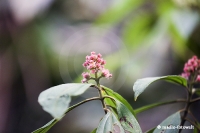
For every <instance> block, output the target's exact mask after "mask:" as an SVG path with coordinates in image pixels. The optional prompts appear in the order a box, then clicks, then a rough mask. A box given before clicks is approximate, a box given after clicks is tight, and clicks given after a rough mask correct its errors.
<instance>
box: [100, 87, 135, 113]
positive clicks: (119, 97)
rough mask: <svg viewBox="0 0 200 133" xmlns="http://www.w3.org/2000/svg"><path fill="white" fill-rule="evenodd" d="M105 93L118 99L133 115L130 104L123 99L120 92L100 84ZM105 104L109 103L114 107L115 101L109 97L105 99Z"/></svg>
mask: <svg viewBox="0 0 200 133" xmlns="http://www.w3.org/2000/svg"><path fill="white" fill-rule="evenodd" d="M101 87H102V88H103V89H104V91H105V93H104V95H108V96H112V97H114V98H115V99H117V100H118V101H120V102H121V103H123V104H124V105H125V106H126V107H127V108H128V109H129V110H130V111H131V113H132V114H133V115H134V116H135V112H134V110H133V108H132V106H131V105H130V104H129V103H128V102H127V101H126V99H124V98H123V97H122V96H121V95H120V94H118V93H117V92H114V91H113V90H111V89H110V88H107V87H105V86H101ZM105 102H106V104H108V105H111V106H113V107H116V105H115V102H114V101H112V100H111V99H106V100H105Z"/></svg>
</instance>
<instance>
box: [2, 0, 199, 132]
mask: <svg viewBox="0 0 200 133" xmlns="http://www.w3.org/2000/svg"><path fill="white" fill-rule="evenodd" d="M199 8H200V4H199V1H198V0H168V1H163V0H146V1H145V0H123V1H121V0H110V1H107V0H95V1H93V0H75V1H72V0H71V1H63V0H58V1H53V0H44V1H39V0H36V1H28V3H27V1H25V0H14V1H6V0H2V1H0V50H1V53H0V54H1V58H0V65H1V66H0V67H1V78H2V79H1V82H0V87H2V88H4V90H5V88H6V91H5V92H4V91H2V92H1V96H0V97H2V100H1V102H2V103H4V104H5V105H8V107H7V106H4V104H0V111H1V112H2V113H3V114H5V115H2V118H0V120H1V122H0V123H4V124H2V125H0V127H1V128H0V132H6V131H5V128H6V129H7V130H9V131H7V132H9V133H12V132H15V133H17V132H19V133H27V132H31V131H33V130H34V129H36V128H38V127H40V126H41V125H43V124H44V123H46V122H47V121H48V120H50V117H49V116H46V117H45V118H44V117H43V118H44V119H42V118H41V115H43V113H44V112H43V111H42V109H41V107H40V106H39V105H38V103H37V97H38V94H39V93H40V92H41V91H42V90H44V89H46V88H49V87H51V86H53V85H57V84H60V83H63V82H72V81H75V82H80V79H81V78H80V74H81V72H82V70H83V68H82V66H81V64H82V62H83V61H84V57H85V55H86V54H87V53H88V52H90V51H91V50H96V51H97V52H102V54H103V56H104V57H106V60H107V62H109V63H107V66H106V67H107V68H108V69H111V70H112V72H113V75H114V76H113V77H114V78H113V79H112V80H110V81H109V82H110V83H107V82H106V81H102V84H104V83H105V85H106V86H109V87H110V88H114V89H115V88H117V89H119V88H123V90H120V94H122V95H123V96H125V97H127V99H128V101H132V103H131V104H132V105H133V106H134V108H135V107H138V106H140V105H141V104H145V103H149V102H151V100H153V99H148V100H147V99H146V100H145V99H144V97H145V98H146V96H148V95H147V94H146V95H145V94H144V95H143V96H144V97H143V98H142V96H141V100H140V101H139V102H137V103H134V104H133V93H132V84H133V82H134V81H135V79H136V78H140V77H146V76H155V75H156V76H158V75H159V76H160V75H164V74H179V73H181V69H182V65H183V62H184V61H185V60H187V59H188V58H189V57H191V55H193V54H196V55H198V56H200V51H199V49H200V39H199V36H200V32H199V31H200V23H199V19H200V16H199ZM94 27H106V29H107V30H106V31H101V30H99V29H97V30H94V31H93V30H91V31H90V30H88V31H87V30H86V31H82V32H80V31H81V30H82V29H84V28H88V29H89V28H94ZM108 30H109V31H112V32H113V33H114V34H116V36H118V37H119V39H116V37H113V36H112V34H108V33H107V32H108ZM88 32H91V33H92V34H91V37H90V36H84V35H87V34H88ZM96 33H101V34H104V36H103V35H102V36H100V35H96ZM93 34H94V35H96V36H95V37H96V38H95V37H93V36H92V35H93ZM71 36H76V38H75V37H74V38H71ZM81 37H82V38H83V39H82V38H81ZM105 37H107V38H110V39H111V40H115V41H117V42H118V43H119V44H116V47H117V48H115V47H114V48H113V47H111V48H110V49H111V50H110V49H109V48H108V44H110V43H111V42H107V43H105V42H106V41H107V40H106V41H104V42H103V41H102V40H103V38H105ZM70 38H71V40H73V39H74V40H75V41H77V43H80V45H76V43H75V41H68V40H70ZM80 38H81V39H80ZM78 40H79V41H78ZM86 40H87V41H86ZM120 41H121V42H120ZM90 42H92V43H93V45H87V44H88V43H90ZM96 42H97V44H96ZM98 42H103V43H102V44H98ZM103 44H104V45H103ZM63 45H66V47H63ZM109 46H110V45H109ZM100 47H102V48H100ZM78 48H79V49H78ZM64 49H66V51H63V52H61V51H62V50H64ZM60 62H62V63H63V64H62V63H60ZM62 70H65V71H62ZM122 74H123V75H122ZM166 87H167V86H166ZM164 88H165V87H164ZM3 97H7V98H8V99H6V98H3ZM148 97H149V96H148ZM154 97H157V98H158V99H159V98H160V99H162V98H163V97H164V94H163V93H162V91H157V94H155V96H154ZM24 99H25V100H24ZM78 100H80V99H78ZM75 101H76V100H75ZM76 102H77V101H76ZM85 110H86V109H85ZM6 112H7V113H6ZM19 112H22V113H19ZM97 112H98V111H97ZM97 112H95V111H93V112H89V114H90V115H92V113H94V114H93V115H96V114H95V113H97ZM29 113H30V114H32V115H29ZM74 113H76V114H79V113H82V110H80V111H79V110H76V111H75V112H74ZM98 113H99V112H98ZM11 114H12V115H11ZM44 114H45V113H44ZM10 115H11V117H10V118H9V117H3V116H10ZM12 116H13V118H12ZM85 116H87V115H85ZM68 117H69V116H68ZM81 118H82V119H85V118H86V117H84V116H82V117H80V118H79V121H78V122H80V123H81V120H80V119H81ZM72 119H75V118H73V117H71V118H69V121H70V120H72ZM36 121H37V122H36ZM69 121H67V120H65V123H67V124H69V126H66V125H62V123H61V124H60V126H62V128H63V130H62V131H59V130H57V129H56V128H55V129H54V130H52V132H59V133H62V132H64V131H65V130H67V131H68V132H88V131H90V130H92V128H94V127H95V126H93V125H90V127H86V128H84V125H82V124H83V123H85V120H84V121H83V123H81V124H80V123H79V125H82V127H80V129H77V131H74V130H72V128H73V127H74V126H72V125H73V124H77V119H76V120H75V121H70V122H69ZM6 123H12V124H9V125H8V124H6ZM92 123H94V124H95V123H98V119H97V120H96V121H95V120H94V122H92ZM30 125H31V126H30ZM24 127H27V128H24ZM28 127H29V128H28ZM58 127H59V126H58ZM144 129H149V127H148V128H146V127H144Z"/></svg>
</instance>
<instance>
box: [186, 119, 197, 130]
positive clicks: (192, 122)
mask: <svg viewBox="0 0 200 133" xmlns="http://www.w3.org/2000/svg"><path fill="white" fill-rule="evenodd" d="M185 120H186V121H188V122H190V123H191V124H192V125H194V126H195V127H196V128H197V129H198V130H199V131H200V128H199V126H198V125H197V124H195V123H194V122H192V121H191V120H189V119H187V118H185Z"/></svg>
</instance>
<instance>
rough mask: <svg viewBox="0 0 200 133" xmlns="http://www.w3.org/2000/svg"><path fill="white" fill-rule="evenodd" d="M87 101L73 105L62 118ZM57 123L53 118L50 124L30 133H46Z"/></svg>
mask: <svg viewBox="0 0 200 133" xmlns="http://www.w3.org/2000/svg"><path fill="white" fill-rule="evenodd" d="M93 100H98V99H93ZM88 101H89V100H88V99H86V100H84V101H81V102H79V103H77V104H75V105H73V106H71V107H69V108H68V109H67V111H66V112H65V113H64V115H63V116H62V117H64V116H65V114H67V113H68V112H69V111H71V110H73V109H74V108H76V107H78V106H79V105H81V104H83V103H85V102H88ZM90 101H92V99H91V98H90ZM57 122H58V120H57V119H55V118H54V119H53V120H51V121H50V122H48V123H47V124H46V125H44V126H43V127H41V128H39V129H37V130H35V131H33V132H32V133H46V132H47V131H48V130H49V129H50V128H51V127H52V126H53V125H54V124H56V123H57Z"/></svg>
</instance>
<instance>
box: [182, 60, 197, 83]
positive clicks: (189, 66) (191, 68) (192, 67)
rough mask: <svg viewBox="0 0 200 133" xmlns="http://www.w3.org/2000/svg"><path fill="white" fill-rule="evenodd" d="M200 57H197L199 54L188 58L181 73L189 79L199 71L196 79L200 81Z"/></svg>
mask: <svg viewBox="0 0 200 133" xmlns="http://www.w3.org/2000/svg"><path fill="white" fill-rule="evenodd" d="M199 70H200V59H198V58H197V56H193V57H192V58H191V59H189V60H188V62H187V63H185V66H184V68H183V73H182V74H181V76H182V77H184V78H186V79H189V77H190V76H191V75H192V74H194V73H197V74H198V75H197V78H196V81H197V82H200V73H199Z"/></svg>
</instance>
